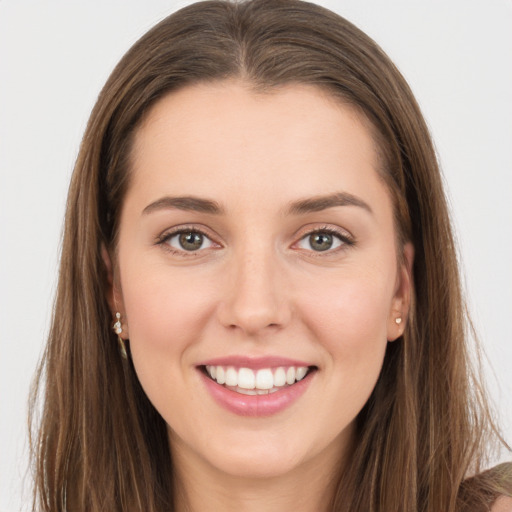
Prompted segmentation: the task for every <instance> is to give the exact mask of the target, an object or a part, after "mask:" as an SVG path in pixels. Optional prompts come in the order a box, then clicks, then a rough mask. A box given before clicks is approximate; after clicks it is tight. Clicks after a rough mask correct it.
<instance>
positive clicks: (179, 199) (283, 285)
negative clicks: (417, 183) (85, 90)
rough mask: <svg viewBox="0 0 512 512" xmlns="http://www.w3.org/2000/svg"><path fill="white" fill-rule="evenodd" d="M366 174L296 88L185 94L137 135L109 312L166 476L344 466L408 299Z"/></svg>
mask: <svg viewBox="0 0 512 512" xmlns="http://www.w3.org/2000/svg"><path fill="white" fill-rule="evenodd" d="M378 165H379V163H378V159H377V156H376V150H375V145H374V142H373V140H372V137H371V133H370V130H369V129H368V127H367V126H366V125H365V123H364V122H363V121H362V118H361V117H360V116H359V115H358V114H357V113H356V111H355V110H354V109H353V108H351V107H349V106H346V105H343V104H340V103H339V102H338V101H335V100H334V99H332V98H330V97H329V96H327V95H326V94H325V93H324V92H323V91H321V90H319V89H316V88H314V87H308V86H299V85H294V86H288V87H284V88H282V89H278V90H275V91H273V92H271V93H264V94H260V93H255V92H254V91H252V90H250V88H248V87H247V86H246V85H244V84H242V83H239V82H222V83H217V84H213V85H212V84H207V85H206V84H205V85H195V86H190V87H188V88H184V89H182V90H181V91H179V92H176V93H172V94H170V95H168V96H167V97H165V98H164V99H162V100H161V101H160V102H159V103H158V104H157V105H156V106H155V107H154V108H153V109H152V111H151V112H150V114H149V115H148V117H147V118H146V119H145V121H144V123H143V124H142V126H141V127H140V128H139V129H138V132H137V133H136V138H135V144H134V148H133V154H132V176H131V185H130V188H129V190H128V192H127V195H126V198H125V202H124V205H123V209H122V216H121V222H120V233H119V245H118V254H117V260H116V262H115V266H116V274H117V276H118V279H116V285H115V287H114V289H113V295H112V297H111V300H112V302H114V299H115V302H116V304H117V307H118V308H119V309H120V310H121V312H122V315H123V316H122V321H123V329H124V332H123V336H124V337H126V338H127V339H129V340H130V347H131V353H132V357H133V362H134V365H135V369H136V372H137V375H138V378H139V379H140V382H141V384H142V387H143V388H144V390H145V392H146V394H147V396H148V397H149V399H150V400H151V402H152V403H153V405H154V406H155V408H156V409H157V410H158V411H159V413H160V414H161V415H162V417H163V418H164V419H165V421H166V422H167V424H168V426H169V438H170V443H171V449H172V451H173V456H174V458H175V461H178V463H181V464H184V465H186V464H188V465H190V466H191V467H196V468H199V467H203V468H205V467H207V468H209V469H210V470H211V471H213V472H215V471H217V472H218V473H219V474H221V473H222V474H226V475H235V474H237V475H245V476H248V477H250V476H258V477H261V476H278V475H287V474H292V473H293V472H300V471H302V470H303V469H304V468H306V467H309V468H311V467H318V468H327V469H328V470H329V471H330V470H331V469H332V467H333V465H335V464H338V463H339V462H340V461H341V460H342V458H343V454H344V453H346V450H348V449H349V447H350V444H351V442H352V439H353V434H354V419H355V417H356V415H357V414H358V413H359V411H360V410H361V409H362V407H363V406H364V404H365V402H366V401H367V399H368V397H369V395H370V394H371V392H372V389H373V388H374V386H375V383H376V380H377V378H378V375H379V372H380V370H381V367H382V363H383V357H384V352H385V349H386V345H387V343H388V342H389V341H392V340H394V339H396V338H397V337H398V336H399V335H400V334H401V333H402V331H403V326H404V322H402V323H400V324H398V323H396V321H395V320H396V318H397V317H402V318H405V314H406V310H407V301H408V294H409V279H408V273H407V270H406V266H407V265H405V264H404V265H400V264H399V263H398V262H399V261H402V258H400V256H401V255H400V254H399V252H401V251H402V250H404V254H405V261H409V262H410V259H411V257H412V256H411V252H412V251H411V249H410V247H405V249H404V248H398V249H397V243H396V239H397V237H396V233H395V228H394V224H393V207H392V204H391V200H390V196H389V194H388V191H387V188H386V186H385V185H384V183H383V181H382V179H381V178H380V177H379V174H378Z"/></svg>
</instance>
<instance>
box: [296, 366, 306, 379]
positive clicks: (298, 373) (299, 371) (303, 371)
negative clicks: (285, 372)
mask: <svg viewBox="0 0 512 512" xmlns="http://www.w3.org/2000/svg"><path fill="white" fill-rule="evenodd" d="M306 373H308V368H307V366H299V368H297V371H296V372H295V379H296V380H302V379H303V378H304V377H305V376H306Z"/></svg>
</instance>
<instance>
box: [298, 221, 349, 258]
mask: <svg viewBox="0 0 512 512" xmlns="http://www.w3.org/2000/svg"><path fill="white" fill-rule="evenodd" d="M324 233H325V234H328V235H331V236H333V237H335V238H337V239H338V240H339V241H340V242H341V245H340V246H339V247H336V248H335V249H327V250H325V251H313V250H308V252H310V253H311V255H312V256H314V257H322V256H323V257H325V256H329V255H332V254H336V253H338V252H339V251H343V250H346V249H347V248H349V247H352V246H354V245H355V244H356V240H355V239H354V238H353V237H352V236H351V235H349V234H348V233H347V232H345V231H344V232H341V231H340V230H339V229H336V228H333V227H331V226H322V227H320V228H315V229H313V230H311V231H307V232H306V233H305V234H303V235H302V236H301V237H300V238H299V240H298V241H297V242H295V243H294V245H296V244H298V243H300V242H302V241H303V240H306V239H307V238H308V237H310V236H312V235H316V234H324Z"/></svg>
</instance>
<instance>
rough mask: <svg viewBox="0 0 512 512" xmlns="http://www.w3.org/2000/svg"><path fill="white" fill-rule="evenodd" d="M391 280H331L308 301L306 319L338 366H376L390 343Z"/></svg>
mask: <svg viewBox="0 0 512 512" xmlns="http://www.w3.org/2000/svg"><path fill="white" fill-rule="evenodd" d="M391 298H392V287H391V281H390V280H389V279H387V278H385V277H384V278H378V277H375V276H371V275H369V276H365V277H364V278H357V277H351V278H346V279H342V280H341V279H340V280H334V279H333V280H331V282H330V283H329V285H328V286H326V287H324V288H323V290H322V293H321V294H315V296H314V297H312V296H309V297H307V298H305V303H304V307H303V308H302V310H303V311H306V312H308V313H306V314H304V320H305V322H307V324H308V327H309V330H310V331H313V332H315V333H316V337H317V338H318V339H319V340H320V341H321V343H322V345H323V346H324V348H325V349H326V351H327V352H328V353H329V354H330V355H331V358H332V359H333V361H334V362H335V363H337V362H338V360H339V361H342V362H343V364H345V363H346V364H348V365H350V364H353V365H357V366H366V365H370V366H372V365H373V366H374V365H375V364H380V363H379V358H380V357H381V356H382V355H383V352H384V349H385V347H386V344H387V321H388V315H389V309H390V305H391Z"/></svg>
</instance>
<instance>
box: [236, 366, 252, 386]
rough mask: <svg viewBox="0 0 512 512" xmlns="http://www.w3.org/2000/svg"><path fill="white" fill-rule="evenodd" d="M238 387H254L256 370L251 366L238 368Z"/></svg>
mask: <svg viewBox="0 0 512 512" xmlns="http://www.w3.org/2000/svg"><path fill="white" fill-rule="evenodd" d="M238 387H239V388H243V389H254V388H255V387H256V379H255V378H254V372H253V371H252V370H251V369H250V368H240V370H238Z"/></svg>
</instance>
